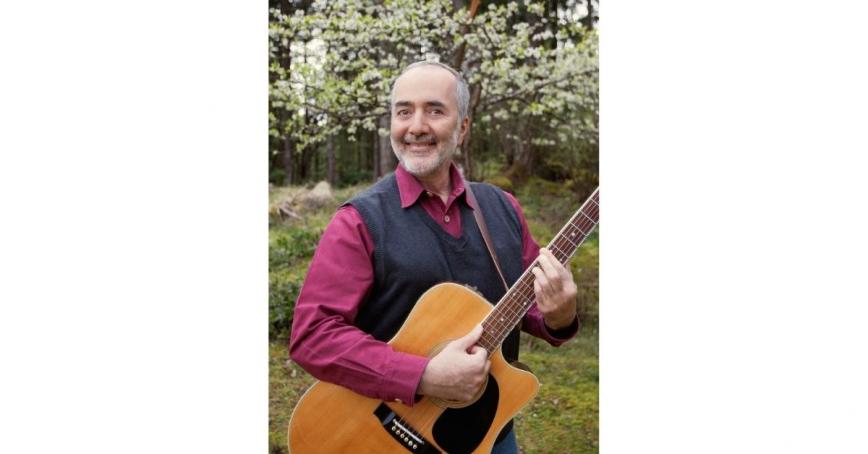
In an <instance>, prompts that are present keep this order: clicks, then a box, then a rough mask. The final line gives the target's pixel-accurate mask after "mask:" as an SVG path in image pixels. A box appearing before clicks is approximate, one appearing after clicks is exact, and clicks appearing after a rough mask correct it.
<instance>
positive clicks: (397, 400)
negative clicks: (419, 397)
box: [395, 399, 404, 404]
mask: <svg viewBox="0 0 868 454" xmlns="http://www.w3.org/2000/svg"><path fill="white" fill-rule="evenodd" d="M395 402H397V403H399V404H403V403H404V401H402V400H401V399H395Z"/></svg>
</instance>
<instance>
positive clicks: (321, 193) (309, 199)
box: [299, 181, 334, 210]
mask: <svg viewBox="0 0 868 454" xmlns="http://www.w3.org/2000/svg"><path fill="white" fill-rule="evenodd" d="M333 199H334V194H332V187H331V185H329V184H328V182H327V181H320V182H319V183H317V184H316V186H314V187H313V189H311V190H310V191H308V192H307V193H305V194H303V195H302V196H301V197H300V198H299V202H301V204H302V206H303V207H304V208H305V209H308V210H316V209H317V208H321V207H323V206H325V205H327V204H328V203H330V202H331V201H332V200H333Z"/></svg>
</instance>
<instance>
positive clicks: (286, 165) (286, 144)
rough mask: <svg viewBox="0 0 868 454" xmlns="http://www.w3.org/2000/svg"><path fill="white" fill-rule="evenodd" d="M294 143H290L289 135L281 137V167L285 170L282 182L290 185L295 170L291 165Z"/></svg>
mask: <svg viewBox="0 0 868 454" xmlns="http://www.w3.org/2000/svg"><path fill="white" fill-rule="evenodd" d="M293 148H295V145H294V144H293V143H292V138H291V137H290V136H289V135H286V136H284V139H283V153H282V155H283V169H284V170H285V171H286V176H285V177H283V184H285V185H287V186H288V185H291V184H292V183H293V178H292V173H293V171H294V170H295V169H294V166H293V165H292V150H293Z"/></svg>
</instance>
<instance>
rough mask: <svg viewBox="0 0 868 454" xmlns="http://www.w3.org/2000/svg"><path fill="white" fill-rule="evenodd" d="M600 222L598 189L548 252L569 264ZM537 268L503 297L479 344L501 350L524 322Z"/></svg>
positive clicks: (486, 320)
mask: <svg viewBox="0 0 868 454" xmlns="http://www.w3.org/2000/svg"><path fill="white" fill-rule="evenodd" d="M599 220H600V189H599V188H597V189H595V190H594V192H593V193H592V194H591V196H590V197H588V200H586V201H585V203H583V204H582V206H581V207H580V208H579V209H578V211H576V213H575V214H574V215H573V217H572V218H570V221H569V222H567V224H566V225H565V226H564V227H563V228H562V229H561V231H560V232H558V234H557V235H555V237H554V239H552V241H551V242H550V243H549V245H548V249H549V250H550V251H551V252H552V254H553V255H554V256H555V258H557V259H558V261H560V262H561V264H563V265H565V266H566V265H567V262H568V261H569V260H570V257H572V256H573V254H574V253H575V252H576V249H578V247H579V246H580V245H581V244H582V243H584V241H585V240H586V239H587V238H588V236H589V235H590V234H591V232H593V230H594V227H596V226H597V223H599ZM535 266H537V261H536V260H534V261H533V263H531V264H530V266H529V267H528V268H527V269H526V270H525V271H524V273H523V274H522V275H521V277H519V278H518V280H517V281H516V282H515V284H513V285H512V287H511V288H510V289H509V290H508V291H507V292H506V294H504V295H503V298H501V299H500V301H499V302H498V303H497V305H496V306H494V309H493V310H492V311H491V313H490V314H488V316H487V317H486V318H485V320H483V321H482V327H483V333H482V337H480V338H479V342H477V343H478V345H479V346H481V347H483V348H485V349H486V350H487V351H488V352H493V351H495V350H496V349H498V348H500V345H501V344H502V343H503V341H504V339H506V336H507V335H508V334H509V333H510V332H511V331H512V330H513V328H515V326H516V325H518V324H519V322H521V319H522V317H524V314H526V313H527V311H528V310H530V308H531V305H532V304H533V303H534V292H533V281H534V275H533V273H531V269H533V267H535Z"/></svg>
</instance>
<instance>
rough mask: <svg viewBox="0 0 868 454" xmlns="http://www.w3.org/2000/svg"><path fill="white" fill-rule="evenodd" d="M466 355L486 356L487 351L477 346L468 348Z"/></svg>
mask: <svg viewBox="0 0 868 454" xmlns="http://www.w3.org/2000/svg"><path fill="white" fill-rule="evenodd" d="M468 353H469V354H470V355H471V356H488V350H486V349H484V348H482V347H480V346H478V345H474V346H473V347H470V350H469V351H468Z"/></svg>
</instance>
